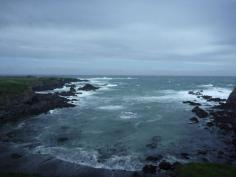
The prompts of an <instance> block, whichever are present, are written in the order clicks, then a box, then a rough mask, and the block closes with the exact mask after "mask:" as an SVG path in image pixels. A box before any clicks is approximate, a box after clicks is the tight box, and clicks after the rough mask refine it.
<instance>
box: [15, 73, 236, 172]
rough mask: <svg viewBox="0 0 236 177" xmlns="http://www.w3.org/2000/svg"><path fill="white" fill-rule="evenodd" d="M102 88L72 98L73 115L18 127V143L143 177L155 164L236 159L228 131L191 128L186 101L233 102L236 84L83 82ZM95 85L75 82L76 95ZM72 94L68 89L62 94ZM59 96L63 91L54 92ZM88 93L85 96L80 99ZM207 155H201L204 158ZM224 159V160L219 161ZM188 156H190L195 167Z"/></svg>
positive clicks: (53, 114) (224, 80) (205, 80)
mask: <svg viewBox="0 0 236 177" xmlns="http://www.w3.org/2000/svg"><path fill="white" fill-rule="evenodd" d="M78 78H80V79H88V80H89V83H91V84H93V85H95V86H98V87H100V89H98V90H96V91H78V93H77V95H76V96H72V97H69V99H71V100H73V101H71V102H72V103H74V104H76V107H73V108H63V109H55V110H51V111H49V113H47V114H42V115H39V116H36V117H34V118H32V119H26V120H24V121H22V122H20V123H19V124H18V125H17V126H12V127H11V129H14V131H15V132H17V133H16V134H17V136H18V139H17V141H15V142H14V143H15V144H17V145H18V146H22V147H24V148H27V149H28V150H29V152H31V153H40V154H50V155H52V156H54V157H56V158H59V159H62V160H66V161H70V162H73V163H78V164H83V165H88V166H92V167H96V168H108V169H125V170H139V169H141V168H142V167H143V165H144V164H145V163H148V162H147V161H146V160H145V159H146V157H148V156H155V155H160V154H161V155H162V156H163V159H165V160H168V161H173V162H174V161H180V162H182V163H185V162H189V161H206V160H208V161H211V162H225V161H227V160H228V158H229V156H230V155H231V146H230V145H226V144H225V143H224V141H225V140H226V139H227V138H229V136H225V135H224V133H222V131H221V130H219V129H217V128H215V127H212V128H206V123H207V121H209V120H208V119H203V120H201V121H200V122H199V123H198V124H190V118H191V117H193V116H194V114H193V113H192V112H191V109H192V108H193V106H190V105H188V104H183V103H182V102H183V101H193V100H195V101H196V102H199V103H201V104H202V107H203V108H205V109H207V108H209V107H211V106H212V105H214V104H216V103H214V102H213V103H212V102H207V101H205V100H204V99H202V98H197V97H196V96H195V95H191V94H189V93H188V92H189V91H190V90H193V91H197V90H203V94H204V95H210V96H213V97H217V98H227V97H228V96H229V94H230V92H231V91H232V89H233V87H234V86H235V85H236V78H235V77H164V76H163V77H154V76H153V77H151V76H146V77H144V76H132V77H129V76H107V77H105V76H104V77H103V76H102V77H101V76H83V77H79V76H78ZM85 83H87V82H75V83H74V84H75V85H76V88H79V87H81V86H83V85H84V84H85ZM63 90H68V87H64V88H62V89H57V90H56V91H63ZM54 91H55V90H54ZM50 92H53V91H50ZM79 92H80V93H79ZM202 150H203V151H207V154H206V155H201V154H199V153H198V152H199V151H202ZM218 151H223V152H224V157H223V158H222V157H221V158H219V157H218V156H217V152H218ZM181 153H188V154H189V157H188V159H186V158H183V157H182V156H181Z"/></svg>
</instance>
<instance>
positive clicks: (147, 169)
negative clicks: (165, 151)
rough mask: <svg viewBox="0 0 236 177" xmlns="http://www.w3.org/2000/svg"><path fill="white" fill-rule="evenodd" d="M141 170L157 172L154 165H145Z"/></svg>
mask: <svg viewBox="0 0 236 177" xmlns="http://www.w3.org/2000/svg"><path fill="white" fill-rule="evenodd" d="M143 172H144V173H151V174H155V173H156V172H157V167H156V166H154V165H145V166H144V167H143Z"/></svg>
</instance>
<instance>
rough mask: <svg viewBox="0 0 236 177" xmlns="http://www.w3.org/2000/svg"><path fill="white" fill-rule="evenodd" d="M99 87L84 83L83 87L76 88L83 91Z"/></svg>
mask: <svg viewBox="0 0 236 177" xmlns="http://www.w3.org/2000/svg"><path fill="white" fill-rule="evenodd" d="M97 89H99V87H95V86H93V85H91V84H85V85H84V86H83V87H80V88H79V89H78V90H84V91H91V90H97Z"/></svg>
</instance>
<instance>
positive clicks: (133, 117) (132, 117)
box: [120, 112, 137, 119]
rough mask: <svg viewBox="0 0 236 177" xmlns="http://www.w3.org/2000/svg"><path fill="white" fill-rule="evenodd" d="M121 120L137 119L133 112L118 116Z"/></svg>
mask: <svg viewBox="0 0 236 177" xmlns="http://www.w3.org/2000/svg"><path fill="white" fill-rule="evenodd" d="M120 118H121V119H135V118H137V113H134V112H122V113H121V114H120Z"/></svg>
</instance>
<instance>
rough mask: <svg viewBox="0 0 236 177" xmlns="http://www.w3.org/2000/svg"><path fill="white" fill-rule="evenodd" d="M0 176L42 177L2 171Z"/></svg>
mask: <svg viewBox="0 0 236 177" xmlns="http://www.w3.org/2000/svg"><path fill="white" fill-rule="evenodd" d="M0 177H40V176H37V175H26V174H17V173H2V174H1V173H0Z"/></svg>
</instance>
